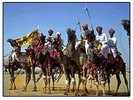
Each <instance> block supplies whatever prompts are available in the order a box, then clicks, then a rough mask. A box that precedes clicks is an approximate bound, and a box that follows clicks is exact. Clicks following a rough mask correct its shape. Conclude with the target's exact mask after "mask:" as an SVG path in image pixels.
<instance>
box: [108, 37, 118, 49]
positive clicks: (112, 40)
mask: <svg viewBox="0 0 133 100" xmlns="http://www.w3.org/2000/svg"><path fill="white" fill-rule="evenodd" d="M108 46H109V47H110V48H116V46H117V40H116V37H114V36H113V37H112V38H111V37H110V38H109V40H108Z"/></svg>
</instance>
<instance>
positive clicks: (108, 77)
mask: <svg viewBox="0 0 133 100" xmlns="http://www.w3.org/2000/svg"><path fill="white" fill-rule="evenodd" d="M107 79H108V94H111V91H110V76H109V75H107Z"/></svg>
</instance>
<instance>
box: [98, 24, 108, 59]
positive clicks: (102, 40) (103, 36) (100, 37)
mask: <svg viewBox="0 0 133 100" xmlns="http://www.w3.org/2000/svg"><path fill="white" fill-rule="evenodd" d="M102 30H103V28H102V27H101V26H98V27H97V28H96V31H97V32H98V34H97V35H96V41H97V42H98V43H101V44H102V47H101V51H100V53H101V54H103V55H104V57H105V58H107V57H108V53H109V52H110V50H109V46H108V44H107V43H108V38H107V36H106V34H105V33H103V32H102Z"/></svg>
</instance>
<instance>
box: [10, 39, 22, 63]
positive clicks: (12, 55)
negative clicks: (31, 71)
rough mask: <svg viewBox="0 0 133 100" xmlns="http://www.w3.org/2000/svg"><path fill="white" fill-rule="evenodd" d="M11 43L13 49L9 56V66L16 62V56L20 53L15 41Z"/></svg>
mask: <svg viewBox="0 0 133 100" xmlns="http://www.w3.org/2000/svg"><path fill="white" fill-rule="evenodd" d="M13 42H14V47H13V49H12V54H11V56H10V58H11V64H13V63H14V62H15V61H17V55H19V54H20V53H21V47H20V46H19V45H18V44H17V42H16V40H13Z"/></svg>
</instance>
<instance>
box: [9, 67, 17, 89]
mask: <svg viewBox="0 0 133 100" xmlns="http://www.w3.org/2000/svg"><path fill="white" fill-rule="evenodd" d="M9 74H10V76H11V79H10V82H11V84H10V89H9V90H16V85H15V77H14V68H11V69H9Z"/></svg>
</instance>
